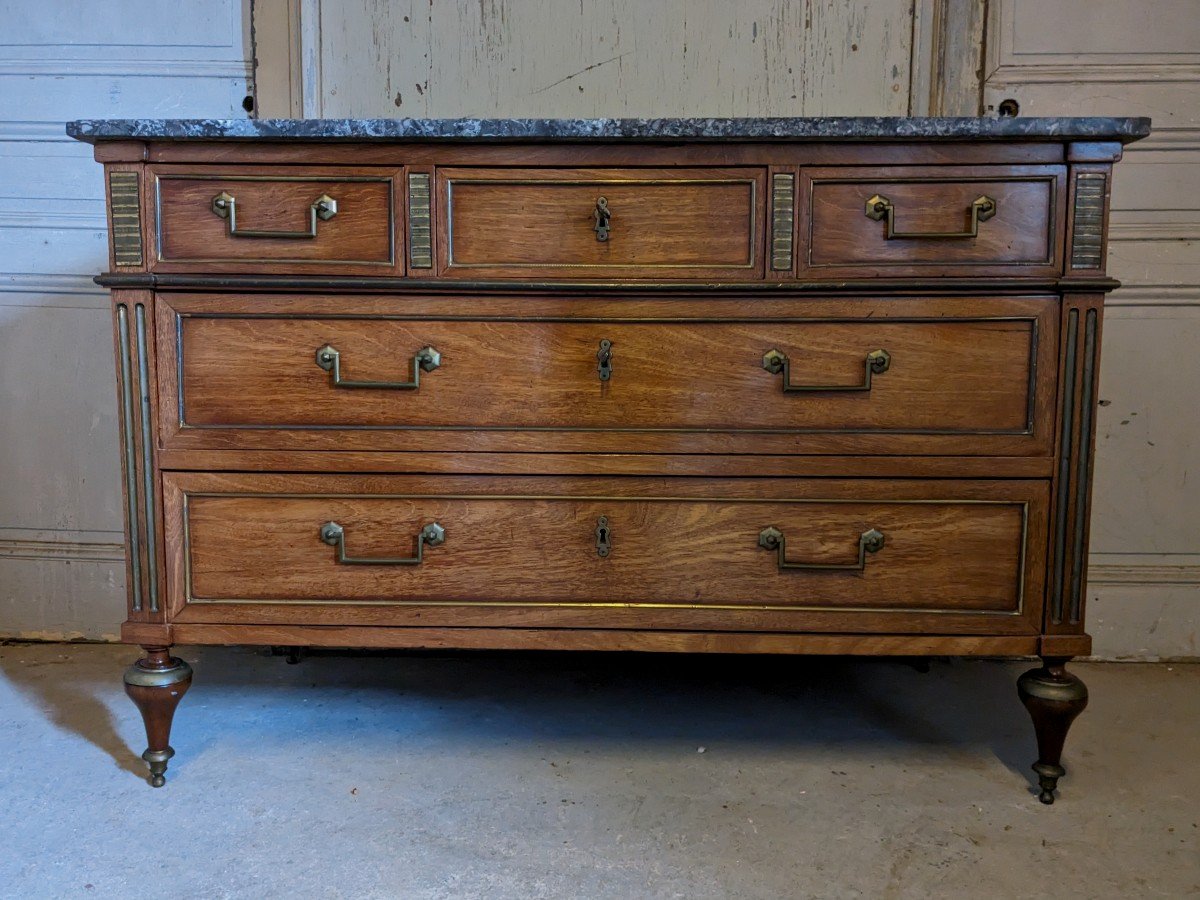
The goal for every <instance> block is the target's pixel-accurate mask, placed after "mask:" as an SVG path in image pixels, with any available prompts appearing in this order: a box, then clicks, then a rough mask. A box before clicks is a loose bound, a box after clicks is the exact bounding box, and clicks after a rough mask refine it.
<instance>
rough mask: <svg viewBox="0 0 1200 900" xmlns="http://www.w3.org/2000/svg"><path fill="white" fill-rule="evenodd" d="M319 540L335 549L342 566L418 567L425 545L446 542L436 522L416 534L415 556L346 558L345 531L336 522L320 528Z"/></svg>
mask: <svg viewBox="0 0 1200 900" xmlns="http://www.w3.org/2000/svg"><path fill="white" fill-rule="evenodd" d="M320 535H321V540H322V541H324V542H325V543H326V544H328V545H329V546H330V547H336V548H337V561H338V563H340V564H341V565H344V566H419V565H420V564H421V560H422V559H423V558H424V555H425V545H426V544H428V545H429V546H430V547H438V546H440V545H442V544H444V543H445V542H446V529H444V528H443V527H442V526H441V525H439V524H438V523H437V522H430V523H429V524H428V525H426V526H425V527H424V528H422V529H421V530H420V531H419V532H417V555H416V556H402V557H395V556H347V555H346V530H345V529H344V528H342V526H341V525H339V524H338V523H337V522H326V523H325V524H324V525H322V526H321V530H320Z"/></svg>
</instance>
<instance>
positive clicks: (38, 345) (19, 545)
mask: <svg viewBox="0 0 1200 900" xmlns="http://www.w3.org/2000/svg"><path fill="white" fill-rule="evenodd" d="M248 29H249V13H248V8H244V7H243V3H242V0H187V2H179V0H111V2H110V0H0V427H2V428H3V431H2V438H0V636H4V637H12V636H26V637H38V636H45V637H88V638H115V637H116V635H117V631H118V626H119V624H120V623H121V622H122V621H123V620H124V618H125V584H124V582H125V569H124V562H123V555H122V548H121V540H122V519H121V516H122V507H121V501H120V497H121V494H120V466H119V456H118V440H117V405H116V389H115V386H114V375H113V362H112V355H113V351H112V336H111V335H112V326H111V318H110V314H109V306H108V297H107V295H106V292H104V291H102V290H101V289H100V288H99V287H97V286H96V285H95V284H93V283H92V280H91V279H92V276H93V275H95V274H96V273H97V272H99V271H101V270H102V269H104V268H106V267H107V259H108V254H107V245H106V238H105V222H104V201H103V177H102V172H101V169H100V167H99V165H98V164H97V163H95V162H94V161H93V159H92V148H91V147H89V146H87V145H86V144H80V143H77V142H75V141H71V140H68V139H67V137H66V135H65V133H64V132H63V123H64V122H66V121H67V120H69V119H75V118H120V117H128V116H154V117H189V116H225V117H237V116H244V115H246V113H245V112H244V110H243V109H242V100H243V98H244V97H245V95H246V92H247V86H248V82H249V73H250V67H249V63H248V60H249V57H250V53H249V40H248V37H249V33H248Z"/></svg>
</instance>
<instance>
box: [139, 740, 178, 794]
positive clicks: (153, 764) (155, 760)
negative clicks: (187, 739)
mask: <svg viewBox="0 0 1200 900" xmlns="http://www.w3.org/2000/svg"><path fill="white" fill-rule="evenodd" d="M174 755H175V751H174V750H172V749H171V748H170V747H168V748H167V749H166V750H147V751H146V752H145V753H143V754H142V759H144V760H145V761H146V765H148V766H149V767H150V774H149V775H148V776H147V777H146V780H147V781H148V782H150V787H156V788H158V787H162V786H163V785H164V784H166V783H167V762H168V761H169V760H170V759H171V757H172V756H174Z"/></svg>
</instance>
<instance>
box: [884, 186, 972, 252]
mask: <svg viewBox="0 0 1200 900" xmlns="http://www.w3.org/2000/svg"><path fill="white" fill-rule="evenodd" d="M866 212H867V218H868V219H874V220H875V221H876V222H878V221H880V220H884V219H886V220H887V239H888V240H889V241H890V240H892V239H893V238H974V237H979V223H980V222H986V221H987V220H988V219H990V218H991V217H992V216H994V215H995V214H996V201H995V200H993V199H992V198H991V197H989V196H987V195H986V194H984V195H981V196H979V197H976V198H975V199H974V200H973V201H972V202H971V208H970V213H971V225H970V227H968V228H967V230H966V231H897V230H896V207H895V206H893V205H892V201H891V200H889V199H888V198H887V197H884V196H883V195H881V194H876V195H875V196H874V197H871V198H870V199H869V200H867V208H866Z"/></svg>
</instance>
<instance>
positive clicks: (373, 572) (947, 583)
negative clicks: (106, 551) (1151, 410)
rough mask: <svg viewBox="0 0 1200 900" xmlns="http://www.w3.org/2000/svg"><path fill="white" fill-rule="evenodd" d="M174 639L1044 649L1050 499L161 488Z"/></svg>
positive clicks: (1038, 492) (519, 486)
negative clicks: (322, 629) (186, 627)
mask: <svg viewBox="0 0 1200 900" xmlns="http://www.w3.org/2000/svg"><path fill="white" fill-rule="evenodd" d="M164 485H165V498H166V504H167V505H166V522H167V531H168V533H169V534H172V535H177V536H180V542H179V543H178V544H177V545H175V546H173V547H172V550H171V553H170V557H171V559H172V563H171V573H170V576H169V583H170V584H171V585H172V595H171V606H172V609H173V616H174V618H176V620H178V621H206V622H226V621H237V620H238V619H239V618H242V619H247V620H252V621H254V622H256V623H268V622H289V621H295V622H304V623H305V624H318V623H328V624H343V625H348V624H359V623H366V622H370V623H372V624H401V623H405V622H408V623H414V622H415V623H417V624H422V625H437V624H447V623H453V624H456V625H460V626H462V625H485V624H486V625H520V626H524V627H529V626H531V625H535V624H540V625H551V624H553V625H561V626H590V627H605V628H621V627H645V626H646V625H647V624H649V623H650V622H652V621H653V622H657V623H658V624H659V627H684V628H687V627H696V628H725V629H729V628H734V627H737V628H748V629H754V628H778V629H781V630H788V629H793V628H795V629H799V628H805V629H814V630H844V631H847V632H855V631H861V632H869V631H873V630H877V629H878V630H885V631H899V630H904V628H905V626H906V625H908V626H910V627H911V626H917V625H918V624H919V623H921V622H930V623H932V622H937V623H940V625H939V627H944V628H946V629H947V632H946V633H950V632H953V631H956V630H958V631H971V630H977V631H986V632H990V633H1002V632H1008V633H1014V632H1017V633H1034V632H1036V630H1037V622H1038V621H1039V618H1038V615H1039V613H1040V607H1041V597H1040V591H1039V586H1040V584H1041V583H1042V581H1041V579H1042V572H1041V568H1040V567H1041V566H1042V556H1041V553H1040V549H1039V548H1040V547H1041V546H1042V544H1043V543H1044V538H1045V517H1046V502H1047V492H1048V489H1047V487H1046V485H1045V484H1044V483H1040V482H1030V481H1014V482H972V481H926V482H905V481H886V480H880V479H866V480H862V481H854V480H820V479H817V480H804V479H755V480H751V481H748V482H747V481H741V482H739V481H736V480H727V479H673V478H665V479H663V478H623V479H602V478H587V477H579V478H547V477H537V476H527V477H510V478H504V477H497V476H479V477H463V476H455V477H439V478H436V479H435V478H427V477H421V476H392V477H379V476H374V477H363V476H348V475H325V476H304V475H274V476H271V475H258V476H255V475H205V474H200V473H174V472H171V473H165V475H164Z"/></svg>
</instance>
